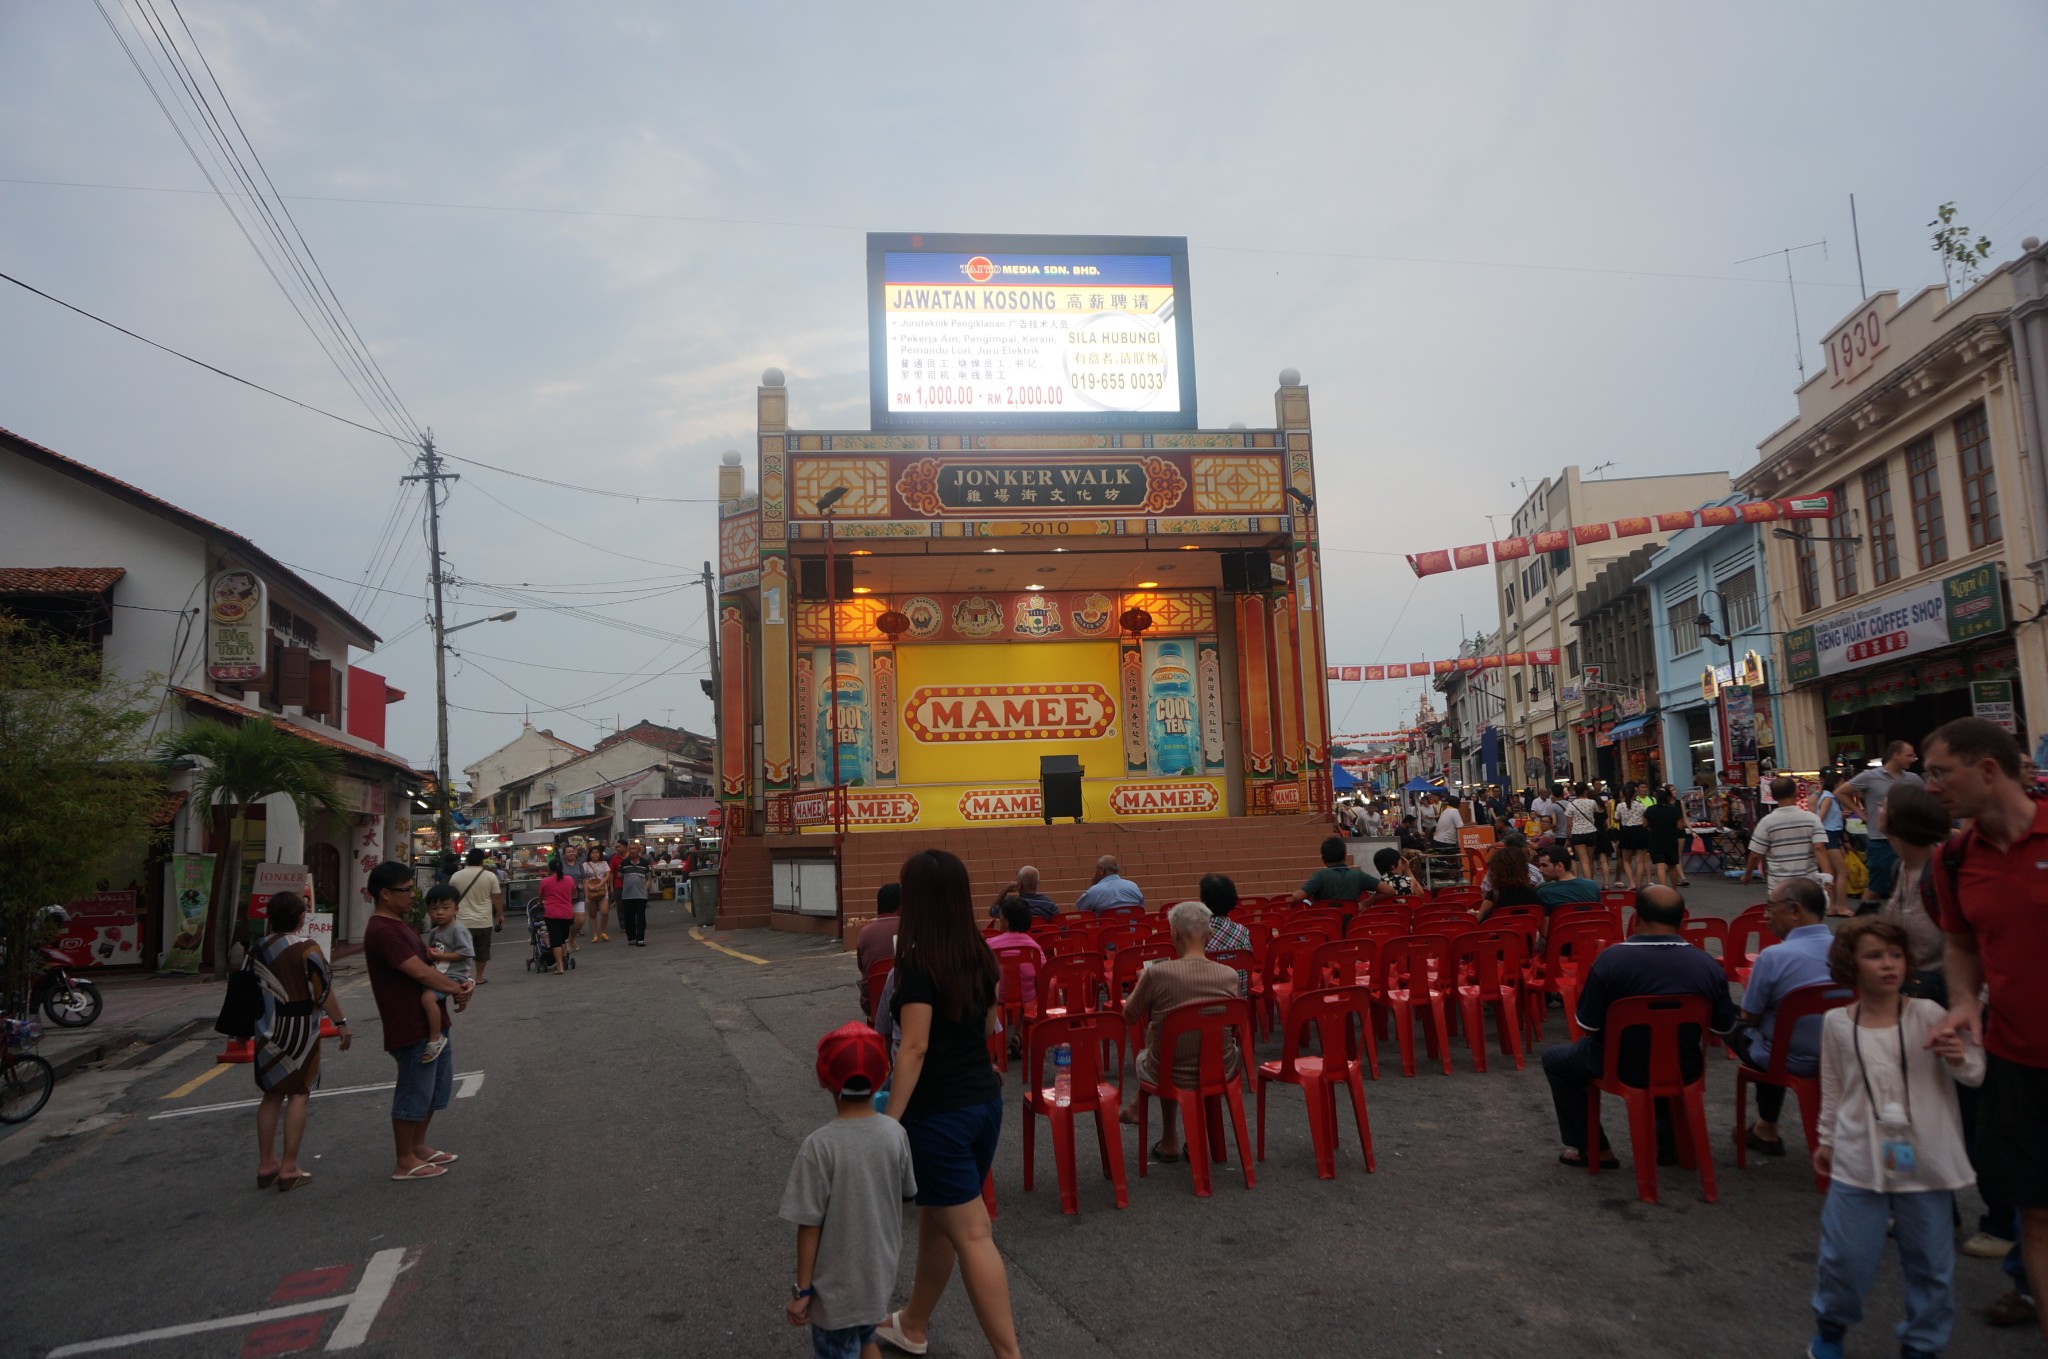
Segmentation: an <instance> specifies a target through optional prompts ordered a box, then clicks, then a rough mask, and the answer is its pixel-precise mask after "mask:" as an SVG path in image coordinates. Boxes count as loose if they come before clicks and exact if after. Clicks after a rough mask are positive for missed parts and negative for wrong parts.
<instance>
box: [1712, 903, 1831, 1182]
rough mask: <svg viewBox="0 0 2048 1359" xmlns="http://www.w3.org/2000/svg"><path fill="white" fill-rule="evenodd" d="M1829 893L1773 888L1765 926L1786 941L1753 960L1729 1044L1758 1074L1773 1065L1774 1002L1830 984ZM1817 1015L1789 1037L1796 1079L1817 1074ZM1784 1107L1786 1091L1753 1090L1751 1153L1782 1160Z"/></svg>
mask: <svg viewBox="0 0 2048 1359" xmlns="http://www.w3.org/2000/svg"><path fill="white" fill-rule="evenodd" d="M1827 910H1828V893H1827V889H1826V888H1825V887H1822V886H1821V885H1820V884H1819V883H1818V882H1815V881H1814V880H1813V879H1812V878H1780V879H1778V881H1777V882H1776V883H1774V884H1772V886H1771V896H1770V902H1769V906H1768V909H1767V910H1766V911H1765V912H1764V923H1765V924H1766V925H1768V926H1769V927H1770V930H1771V933H1772V934H1775V935H1776V936H1778V938H1780V939H1782V940H1784V941H1785V942H1784V943H1782V944H1779V945H1777V946H1776V947H1773V948H1767V949H1765V950H1764V951H1763V952H1762V953H1759V954H1757V955H1756V963H1755V964H1754V965H1753V966H1752V967H1751V968H1750V972H1749V985H1748V986H1746V987H1744V988H1743V992H1742V1022H1743V1024H1744V1025H1745V1026H1748V1027H1744V1028H1741V1029H1738V1030H1737V1031H1736V1032H1735V1034H1734V1036H1733V1037H1732V1038H1731V1039H1730V1040H1729V1044H1728V1045H1729V1046H1730V1047H1731V1048H1733V1049H1734V1050H1735V1055H1736V1056H1738V1057H1740V1058H1742V1060H1743V1061H1745V1062H1748V1063H1749V1064H1750V1065H1751V1066H1753V1067H1755V1068H1756V1069H1757V1070H1759V1071H1762V1070H1764V1069H1765V1068H1767V1067H1769V1066H1770V1064H1771V1043H1772V1041H1773V1039H1774V1038H1775V1037H1776V1035H1775V1034H1774V1033H1773V1029H1774V1028H1775V1027H1776V1025H1777V1011H1778V1003H1779V1002H1780V1001H1782V1000H1784V999H1785V997H1786V996H1787V995H1789V994H1791V993H1792V992H1793V991H1796V990H1798V989H1799V988H1800V987H1802V986H1814V985H1818V984H1822V983H1826V982H1829V981H1832V980H1833V977H1832V976H1831V975H1830V973H1829V971H1828V950H1829V949H1830V948H1832V947H1833V946H1834V942H1835V935H1834V931H1832V930H1830V929H1829V928H1828V927H1827V923H1826V917H1827ZM1821 1018H1822V1017H1821V1016H1820V1015H1812V1016H1810V1017H1808V1018H1806V1019H1803V1020H1801V1021H1800V1022H1799V1027H1798V1028H1797V1029H1796V1030H1794V1031H1793V1032H1792V1033H1791V1034H1790V1035H1789V1036H1788V1037H1789V1041H1790V1042H1791V1044H1792V1047H1791V1050H1790V1051H1789V1052H1787V1053H1786V1054H1785V1070H1786V1071H1787V1072H1789V1073H1790V1074H1792V1075H1794V1076H1811V1075H1813V1074H1814V1073H1815V1072H1817V1071H1819V1070H1820V1026H1821ZM1784 1107H1785V1087H1784V1086H1782V1085H1759V1086H1758V1087H1757V1088H1756V1112H1757V1121H1756V1122H1755V1123H1753V1124H1751V1125H1750V1128H1749V1131H1748V1133H1747V1134H1745V1136H1746V1138H1747V1140H1748V1142H1749V1149H1750V1150H1751V1151H1760V1152H1762V1153H1763V1154H1764V1155H1766V1156H1783V1155H1784V1154H1785V1140H1784V1139H1783V1138H1782V1137H1780V1136H1779V1135H1778V1114H1779V1113H1780V1112H1781V1111H1782V1110H1783V1109H1784Z"/></svg>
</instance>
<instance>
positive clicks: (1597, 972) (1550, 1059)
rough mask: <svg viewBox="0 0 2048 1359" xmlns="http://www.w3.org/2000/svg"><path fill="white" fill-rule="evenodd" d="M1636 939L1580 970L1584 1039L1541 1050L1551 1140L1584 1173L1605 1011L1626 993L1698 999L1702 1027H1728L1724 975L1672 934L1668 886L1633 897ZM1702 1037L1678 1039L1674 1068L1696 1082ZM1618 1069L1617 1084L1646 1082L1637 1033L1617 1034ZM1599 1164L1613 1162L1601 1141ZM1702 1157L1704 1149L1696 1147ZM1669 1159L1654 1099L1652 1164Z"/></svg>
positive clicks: (1673, 902) (1674, 899) (1645, 1049)
mask: <svg viewBox="0 0 2048 1359" xmlns="http://www.w3.org/2000/svg"><path fill="white" fill-rule="evenodd" d="M1636 915H1637V917H1638V920H1639V926H1638V929H1637V932H1636V934H1635V935H1634V936H1633V937H1631V938H1628V939H1624V940H1623V941H1622V942H1620V943H1619V944H1614V945H1612V946H1610V947H1608V948H1605V949H1602V950H1601V951H1600V956H1599V957H1598V958H1595V959H1594V960H1593V966H1592V967H1590V968H1588V969H1587V970H1586V982H1585V987H1584V989H1583V990H1581V991H1580V992H1579V1009H1578V1021H1579V1027H1580V1028H1582V1029H1584V1030H1585V1031H1586V1036H1585V1037H1584V1038H1581V1039H1579V1040H1578V1041H1577V1042H1576V1043H1561V1044H1559V1045H1558V1046H1556V1047H1552V1048H1546V1049H1544V1052H1543V1074H1544V1075H1545V1076H1547V1077H1549V1078H1550V1097H1551V1100H1552V1101H1553V1102H1554V1103H1555V1104H1556V1106H1557V1134H1558V1140H1559V1141H1561V1142H1562V1143H1563V1144H1564V1149H1563V1151H1562V1152H1560V1153H1559V1155H1558V1158H1557V1159H1558V1161H1559V1163H1560V1164H1563V1165H1568V1166H1579V1167H1581V1168H1584V1166H1585V1164H1586V1157H1587V1155H1588V1154H1590V1153H1589V1149H1588V1148H1587V1146H1586V1141H1587V1138H1588V1137H1589V1136H1590V1130H1589V1129H1588V1128H1587V1127H1586V1087H1587V1086H1589V1085H1591V1084H1592V1083H1593V1082H1594V1081H1595V1080H1597V1079H1598V1078H1599V1077H1600V1076H1602V1075H1603V1074H1605V1072H1606V1070H1607V1067H1606V1061H1607V1058H1606V1053H1605V1050H1604V1048H1603V1047H1602V1034H1601V1029H1602V1028H1603V1027H1604V1026H1605V1025H1606V1023H1607V1007H1608V1006H1610V1005H1612V1004H1613V1003H1614V1002H1615V1001H1617V1000H1622V999H1624V998H1626V997H1629V996H1702V997H1704V998H1705V999H1706V1001H1707V1003H1708V1005H1709V1006H1711V1007H1712V1018H1711V1019H1710V1020H1709V1021H1708V1026H1709V1027H1710V1028H1712V1029H1713V1031H1714V1032H1715V1033H1718V1034H1726V1033H1729V1032H1730V1031H1732V1030H1733V1029H1734V1028H1735V1002H1734V1001H1732V1000H1730V999H1729V998H1728V978H1727V977H1726V976H1725V975H1724V974H1723V973H1722V971H1721V964H1720V963H1719V962H1717V961H1715V960H1714V959H1713V958H1711V957H1709V956H1708V955H1707V951H1706V950H1705V949H1698V948H1694V947H1693V946H1692V945H1691V944H1689V943H1687V942H1686V941H1685V936H1684V935H1682V934H1680V933H1679V925H1680V924H1681V923H1682V922H1683V921H1684V920H1685V898H1683V897H1681V896H1679V895H1678V893H1677V891H1676V890H1674V889H1673V888H1669V887H1645V888H1643V889H1642V890H1641V891H1639V892H1637V893H1636ZM1703 1041H1704V1039H1703V1037H1702V1036H1701V1035H1698V1034H1687V1035H1684V1046H1683V1050H1682V1051H1681V1052H1680V1054H1679V1070H1680V1071H1681V1072H1682V1073H1683V1074H1684V1076H1685V1078H1686V1079H1687V1080H1694V1079H1697V1078H1698V1076H1699V1074H1700V1072H1701V1070H1702V1069H1703V1068H1704V1065H1705V1061H1706V1058H1705V1055H1704V1053H1703V1052H1702V1050H1701V1044H1702V1042H1703ZM1619 1071H1620V1075H1621V1079H1622V1080H1624V1081H1627V1082H1631V1083H1634V1084H1642V1083H1643V1082H1645V1081H1647V1080H1648V1079H1649V1035H1648V1034H1647V1033H1646V1032H1643V1031H1641V1030H1636V1031H1633V1032H1630V1033H1627V1034H1624V1035H1623V1036H1622V1043H1621V1058H1620V1066H1619ZM1598 1154H1599V1156H1600V1164H1601V1165H1602V1166H1615V1165H1619V1164H1620V1162H1619V1161H1617V1160H1616V1159H1615V1158H1614V1157H1613V1156H1612V1155H1611V1154H1610V1153H1609V1151H1608V1149H1607V1141H1606V1139H1605V1138H1604V1137H1603V1138H1602V1139H1601V1143H1600V1150H1599V1153H1598ZM1700 1154H1701V1155H1707V1154H1708V1152H1707V1149H1706V1148H1704V1147H1702V1148H1701V1149H1700ZM1672 1159H1673V1153H1672V1139H1671V1119H1670V1113H1669V1111H1668V1110H1666V1109H1665V1108H1664V1101H1662V1100H1659V1101H1658V1102H1657V1160H1658V1162H1659V1163H1660V1164H1666V1163H1669V1162H1670V1161H1671V1160H1672Z"/></svg>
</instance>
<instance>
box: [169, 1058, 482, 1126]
mask: <svg viewBox="0 0 2048 1359" xmlns="http://www.w3.org/2000/svg"><path fill="white" fill-rule="evenodd" d="M455 1082H456V1091H455V1093H456V1094H457V1095H474V1094H475V1093H476V1092H477V1088H478V1087H479V1086H481V1085H482V1084H483V1082H484V1073H483V1072H481V1071H462V1072H458V1073H456V1076H455ZM397 1084H398V1082H396V1081H385V1082H383V1083H382V1084H381V1085H345V1086H342V1087H341V1088H340V1089H339V1090H315V1091H314V1092H313V1098H314V1099H327V1098H328V1097H330V1096H333V1095H367V1094H371V1093H373V1092H375V1091H378V1090H390V1089H392V1088H394V1087H395V1086H396V1085H397ZM261 1103H263V1101H262V1100H261V1099H237V1100H229V1101H228V1102H227V1103H226V1104H200V1105H195V1106H194V1107H192V1108H190V1109H167V1110H165V1111H164V1112H163V1113H160V1114H151V1115H150V1116H149V1121H150V1122H152V1123H154V1122H156V1121H157V1120H158V1119H164V1118H190V1117H191V1116H192V1115H194V1114H218V1113H223V1112H225V1111H227V1110H229V1109H253V1108H255V1107H256V1106H257V1105H259V1104H261Z"/></svg>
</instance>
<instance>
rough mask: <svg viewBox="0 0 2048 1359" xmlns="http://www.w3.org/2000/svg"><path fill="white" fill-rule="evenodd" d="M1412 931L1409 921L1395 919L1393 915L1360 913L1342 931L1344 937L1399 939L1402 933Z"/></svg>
mask: <svg viewBox="0 0 2048 1359" xmlns="http://www.w3.org/2000/svg"><path fill="white" fill-rule="evenodd" d="M1412 933H1414V931H1413V930H1412V929H1411V928H1410V927H1409V923H1408V922H1407V921H1406V920H1401V919H1397V918H1395V917H1393V916H1376V915H1361V916H1359V917H1358V918H1357V919H1356V920H1354V921H1352V922H1351V927H1350V928H1349V929H1347V930H1345V931H1344V937H1345V938H1346V939H1379V940H1387V939H1399V938H1400V937H1401V936H1402V935H1404V934H1412Z"/></svg>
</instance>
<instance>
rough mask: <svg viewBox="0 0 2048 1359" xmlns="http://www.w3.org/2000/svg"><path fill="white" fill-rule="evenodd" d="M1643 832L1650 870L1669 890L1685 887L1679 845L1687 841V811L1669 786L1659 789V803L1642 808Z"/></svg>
mask: <svg viewBox="0 0 2048 1359" xmlns="http://www.w3.org/2000/svg"><path fill="white" fill-rule="evenodd" d="M1643 829H1644V831H1645V832H1646V833H1647V835H1648V839H1649V845H1650V871H1651V872H1652V873H1654V874H1656V877H1657V881H1658V882H1660V883H1662V884H1663V885H1664V886H1666V887H1672V886H1678V885H1682V884H1683V881H1684V880H1683V878H1681V877H1680V875H1679V871H1678V863H1679V846H1680V845H1682V844H1683V843H1684V841H1685V808H1684V807H1682V806H1680V805H1679V802H1678V799H1677V798H1676V797H1674V796H1672V793H1671V787H1670V785H1669V784H1666V785H1665V786H1664V787H1662V788H1659V789H1658V790H1657V800H1656V802H1654V803H1652V804H1651V805H1650V806H1648V807H1645V808H1644V809H1643ZM1674 878H1679V882H1678V883H1674V882H1673V881H1672V879H1674Z"/></svg>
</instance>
